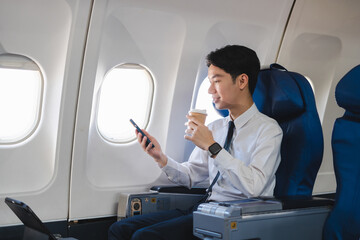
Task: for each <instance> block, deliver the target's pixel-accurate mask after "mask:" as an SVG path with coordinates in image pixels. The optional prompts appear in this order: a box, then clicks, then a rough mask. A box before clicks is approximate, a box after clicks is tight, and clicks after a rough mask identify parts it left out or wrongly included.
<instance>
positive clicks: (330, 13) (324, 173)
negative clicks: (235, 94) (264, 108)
mask: <svg viewBox="0 0 360 240" xmlns="http://www.w3.org/2000/svg"><path fill="white" fill-rule="evenodd" d="M324 8H326V11H325V9H324ZM359 9H360V1H356V0H352V1H341V2H340V1H336V0H318V1H312V0H299V1H296V4H295V7H294V10H293V13H292V15H291V18H290V21H289V25H288V28H287V31H286V35H285V37H284V41H283V44H282V47H281V51H280V55H279V59H278V62H279V63H280V64H284V66H285V67H286V68H288V69H289V70H292V71H296V72H299V73H302V74H304V75H306V76H308V77H309V78H310V79H311V80H312V82H313V84H314V88H315V98H316V104H317V109H318V112H319V115H320V119H321V121H322V126H323V132H324V143H325V149H324V159H323V163H322V166H321V168H320V171H319V174H318V177H317V181H316V184H315V189H314V192H315V193H325V192H333V191H335V189H336V182H335V177H334V171H333V161H332V152H331V134H332V128H333V125H334V121H335V119H336V118H338V117H340V116H342V115H343V113H344V110H343V109H341V108H340V107H338V106H337V104H336V101H335V87H336V84H337V83H338V82H339V80H340V79H341V78H342V77H343V76H344V75H345V74H346V73H347V72H348V71H349V70H350V69H351V68H353V67H354V66H356V65H358V64H359V63H360V45H359V42H360V28H359V27H358V23H359V22H360V12H359Z"/></svg>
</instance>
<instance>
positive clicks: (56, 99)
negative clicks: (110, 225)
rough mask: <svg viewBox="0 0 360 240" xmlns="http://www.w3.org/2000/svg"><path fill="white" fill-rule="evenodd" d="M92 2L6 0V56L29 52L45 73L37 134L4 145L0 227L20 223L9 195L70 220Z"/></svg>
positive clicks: (1, 25) (2, 23)
mask: <svg viewBox="0 0 360 240" xmlns="http://www.w3.org/2000/svg"><path fill="white" fill-rule="evenodd" d="M90 5H91V4H90V1H86V0H78V1H70V0H69V1H66V0H56V1H48V2H46V1H45V2H44V1H40V0H34V1H26V0H24V1H11V0H9V1H6V0H4V1H1V2H0V54H1V53H10V54H18V55H23V56H26V57H28V58H30V59H32V60H33V61H35V62H36V63H37V64H38V65H39V67H40V69H41V71H42V73H43V76H44V95H43V99H42V101H43V103H42V111H41V115H40V123H39V125H38V126H37V128H36V130H35V132H34V133H33V134H32V135H31V136H30V137H29V138H27V139H26V140H24V141H21V142H19V143H16V144H5V145H4V144H3V145H0V197H1V201H0V216H1V218H0V225H10V224H14V223H18V222H20V221H19V220H18V218H17V217H16V216H15V215H14V213H13V212H11V211H10V209H9V208H8V206H6V205H5V203H4V198H5V197H13V198H16V199H19V200H21V201H24V202H26V203H27V204H28V205H30V206H31V207H32V208H33V210H35V211H36V213H37V214H38V216H39V217H40V218H41V219H42V220H44V221H48V220H57V219H66V218H67V213H68V192H69V187H68V186H69V175H70V174H69V171H70V161H71V149H72V135H73V125H74V119H75V107H76V101H77V89H78V84H79V79H80V78H79V76H80V70H81V65H80V64H81V58H82V55H83V48H84V40H85V33H86V23H87V19H88V17H89V14H90ZM81 20H83V21H81ZM84 20H85V21H84ZM67 65H68V67H66V66H67ZM19 87H22V86H19ZM68 90H69V92H68ZM65 106H66V108H65ZM59 139H60V140H59ZM43 206H46V207H43ZM49 209H51V210H49Z"/></svg>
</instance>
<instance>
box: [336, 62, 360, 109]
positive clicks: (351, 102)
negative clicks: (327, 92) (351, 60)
mask: <svg viewBox="0 0 360 240" xmlns="http://www.w3.org/2000/svg"><path fill="white" fill-rule="evenodd" d="M335 98H336V102H337V104H338V105H339V106H340V107H342V108H344V109H345V110H348V111H350V112H353V113H360V65H357V66H356V67H354V68H353V69H351V70H350V71H349V72H348V73H347V74H345V76H344V77H343V78H342V79H341V80H340V81H339V83H338V84H337V86H336V89H335Z"/></svg>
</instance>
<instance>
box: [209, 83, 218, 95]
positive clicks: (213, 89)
mask: <svg viewBox="0 0 360 240" xmlns="http://www.w3.org/2000/svg"><path fill="white" fill-rule="evenodd" d="M215 92H216V91H215V88H214V84H213V83H210V87H209V89H208V93H209V94H213V93H215Z"/></svg>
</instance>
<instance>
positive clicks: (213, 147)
mask: <svg viewBox="0 0 360 240" xmlns="http://www.w3.org/2000/svg"><path fill="white" fill-rule="evenodd" d="M221 149H222V147H221V146H220V144H218V143H214V144H213V145H211V146H210V147H209V152H210V153H211V154H212V155H216V154H218V153H219V152H220V151H221Z"/></svg>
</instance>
